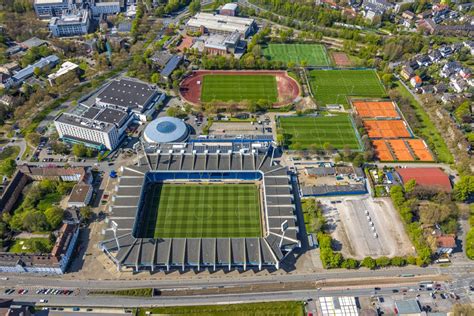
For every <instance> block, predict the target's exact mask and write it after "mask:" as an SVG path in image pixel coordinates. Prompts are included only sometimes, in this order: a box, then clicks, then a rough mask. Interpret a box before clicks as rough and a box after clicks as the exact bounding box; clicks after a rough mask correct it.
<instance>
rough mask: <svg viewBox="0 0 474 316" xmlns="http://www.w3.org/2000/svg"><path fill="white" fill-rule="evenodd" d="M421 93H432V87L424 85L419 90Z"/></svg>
mask: <svg viewBox="0 0 474 316" xmlns="http://www.w3.org/2000/svg"><path fill="white" fill-rule="evenodd" d="M420 90H421V93H423V94H427V93H433V85H426V86H423V87H421V88H420Z"/></svg>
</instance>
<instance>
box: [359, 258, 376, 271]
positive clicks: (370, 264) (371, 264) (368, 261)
mask: <svg viewBox="0 0 474 316" xmlns="http://www.w3.org/2000/svg"><path fill="white" fill-rule="evenodd" d="M360 265H361V266H362V267H366V268H369V269H370V270H373V269H375V268H376V267H377V263H376V262H375V260H374V259H372V258H371V257H365V258H364V260H362V262H361V263H360Z"/></svg>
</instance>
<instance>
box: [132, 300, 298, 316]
mask: <svg viewBox="0 0 474 316" xmlns="http://www.w3.org/2000/svg"><path fill="white" fill-rule="evenodd" d="M147 311H150V312H151V313H152V315H170V316H173V315H191V316H260V315H265V316H303V315H304V306H303V303H302V302H262V303H247V304H229V305H219V304H216V305H203V306H172V307H155V308H152V309H147V308H140V309H139V311H138V316H145V315H146V312H147Z"/></svg>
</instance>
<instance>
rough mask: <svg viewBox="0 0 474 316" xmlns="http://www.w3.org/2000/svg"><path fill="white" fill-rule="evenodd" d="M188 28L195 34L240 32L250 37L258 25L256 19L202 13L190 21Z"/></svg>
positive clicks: (187, 24)
mask: <svg viewBox="0 0 474 316" xmlns="http://www.w3.org/2000/svg"><path fill="white" fill-rule="evenodd" d="M186 27H187V28H188V29H190V30H191V31H194V32H198V31H201V32H203V33H206V32H207V33H211V34H212V33H215V34H223V35H228V34H232V33H234V32H239V33H240V34H242V36H244V37H248V36H249V35H250V34H252V33H253V32H254V31H255V30H256V28H257V25H256V23H255V20H254V19H249V18H241V17H235V16H228V15H221V14H211V13H203V12H200V13H197V14H196V15H195V16H193V17H191V18H190V19H189V21H188V22H187V23H186Z"/></svg>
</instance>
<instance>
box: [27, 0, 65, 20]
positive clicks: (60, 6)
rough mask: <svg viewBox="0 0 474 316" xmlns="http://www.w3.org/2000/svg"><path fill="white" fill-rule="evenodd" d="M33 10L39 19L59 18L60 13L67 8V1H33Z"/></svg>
mask: <svg viewBox="0 0 474 316" xmlns="http://www.w3.org/2000/svg"><path fill="white" fill-rule="evenodd" d="M34 8H35V12H36V15H37V16H38V18H40V19H50V18H52V17H54V16H61V13H62V12H63V11H64V10H66V9H68V8H69V2H68V0H35V1H34Z"/></svg>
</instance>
